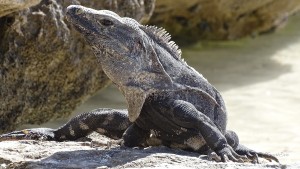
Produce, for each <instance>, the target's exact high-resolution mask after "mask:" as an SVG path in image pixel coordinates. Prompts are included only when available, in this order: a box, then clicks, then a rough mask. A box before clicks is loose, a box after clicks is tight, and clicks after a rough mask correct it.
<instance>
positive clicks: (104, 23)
mask: <svg viewBox="0 0 300 169" xmlns="http://www.w3.org/2000/svg"><path fill="white" fill-rule="evenodd" d="M100 23H101V24H102V25H104V26H111V25H113V24H114V23H113V22H112V21H111V20H108V19H101V20H100Z"/></svg>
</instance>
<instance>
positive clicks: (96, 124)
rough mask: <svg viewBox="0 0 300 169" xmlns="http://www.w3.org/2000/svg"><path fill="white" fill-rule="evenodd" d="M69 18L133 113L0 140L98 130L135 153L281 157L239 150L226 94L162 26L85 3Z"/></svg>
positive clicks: (107, 112) (93, 116)
mask: <svg viewBox="0 0 300 169" xmlns="http://www.w3.org/2000/svg"><path fill="white" fill-rule="evenodd" d="M67 18H68V20H69V22H71V23H72V25H73V26H74V27H75V29H76V30H77V31H78V32H79V33H81V34H82V36H83V37H84V38H85V39H86V41H87V42H88V43H89V45H90V46H91V48H92V50H93V52H94V54H95V55H96V57H97V58H98V60H99V62H100V65H101V67H102V69H103V70H104V72H105V73H106V75H107V76H108V77H109V78H110V79H111V80H112V82H113V83H114V84H115V85H116V86H117V87H118V88H119V90H120V91H121V92H122V93H123V95H124V96H125V99H126V101H127V104H128V111H127V110H117V109H97V110H94V111H92V112H88V113H84V114H81V115H79V116H77V117H74V118H73V119H71V120H70V121H69V122H68V123H66V124H65V125H64V126H62V127H60V128H58V129H49V128H36V129H25V130H22V131H15V132H11V133H8V134H3V135H1V136H0V140H14V139H17V140H18V139H42V140H55V141H65V140H76V139H78V138H80V137H84V136H86V135H88V134H89V133H91V132H92V131H96V132H98V133H101V134H104V135H106V136H109V137H111V138H114V139H120V138H122V140H123V143H122V144H123V145H124V146H128V147H135V146H143V147H145V146H149V145H151V144H152V143H153V142H152V141H151V140H156V142H155V144H160V145H165V146H168V147H176V148H180V149H184V150H191V151H195V152H199V153H202V154H203V153H210V152H214V153H215V154H217V157H218V158H215V160H220V161H223V162H226V161H238V162H242V161H251V162H258V157H262V158H265V159H267V160H270V161H271V160H274V161H277V162H278V159H277V158H276V157H274V156H272V155H270V154H267V153H259V152H256V151H254V150H251V149H248V148H246V147H245V146H242V145H241V144H239V139H238V136H237V134H236V133H235V132H233V131H229V130H226V124H227V113H226V108H225V104H224V101H223V99H222V96H221V95H220V93H219V92H218V91H217V90H216V88H215V87H213V86H212V85H211V84H210V83H209V82H208V81H207V80H206V79H205V78H204V77H203V76H202V75H201V74H200V73H198V72H197V71H196V70H195V69H193V68H192V67H190V66H188V65H187V63H186V62H185V61H184V60H183V59H181V51H180V49H178V46H177V45H176V44H175V43H174V42H173V41H170V35H169V34H168V33H167V32H166V31H165V30H164V29H162V28H157V27H154V26H144V25H141V24H139V23H138V22H137V21H135V20H134V19H131V18H126V17H120V16H119V15H117V14H116V13H114V12H111V11H108V10H94V9H90V8H86V7H83V6H79V5H71V6H69V7H68V8H67Z"/></svg>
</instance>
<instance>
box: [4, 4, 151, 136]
mask: <svg viewBox="0 0 300 169" xmlns="http://www.w3.org/2000/svg"><path fill="white" fill-rule="evenodd" d="M1 2H2V1H1ZM80 2H82V4H83V5H85V6H89V7H93V8H96V9H103V8H105V9H112V10H115V11H117V12H119V13H121V14H123V15H127V16H130V17H133V18H135V19H137V20H140V21H145V20H147V19H148V18H149V17H150V15H151V13H152V11H153V7H154V4H153V3H154V2H153V1H145V3H143V2H144V1H143V0H139V1H131V0H130V1H127V0H126V1H124V0H113V1H110V0H106V1H97V0H93V1H84V0H82V1H79V0H65V1H58V0H57V1H56V0H42V1H41V3H39V4H38V5H36V6H34V7H31V8H29V9H25V10H22V11H18V12H15V13H11V14H9V15H6V16H3V17H1V18H0V81H1V86H0V133H1V132H4V131H8V130H13V129H15V127H17V126H18V125H20V124H24V123H31V124H40V123H43V122H46V121H48V120H49V119H52V118H57V117H64V116H66V115H69V114H70V113H71V112H72V111H73V110H74V108H75V107H76V105H78V104H79V103H81V102H82V101H83V100H84V98H86V97H87V96H88V95H91V94H93V93H95V92H96V91H97V90H99V89H100V88H102V87H104V86H105V85H106V84H107V82H108V78H107V77H106V76H105V75H104V73H103V71H102V70H101V67H99V64H97V60H96V58H95V56H94V55H93V54H92V52H91V50H90V48H89V47H88V46H87V44H86V42H85V41H84V40H83V39H82V37H81V36H80V35H79V34H78V33H77V32H75V31H74V30H73V29H72V28H71V27H70V26H69V25H68V23H67V21H66V20H65V17H64V13H65V9H66V7H67V6H68V5H70V4H81V3H80Z"/></svg>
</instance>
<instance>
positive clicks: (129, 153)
mask: <svg viewBox="0 0 300 169" xmlns="http://www.w3.org/2000/svg"><path fill="white" fill-rule="evenodd" d="M90 138H91V140H92V141H84V142H53V141H43V142H42V141H25V140H24V141H7V142H0V168H1V166H2V167H3V168H31V169H35V168H37V169H38V168H45V169H46V168H49V169H50V168H97V167H99V168H155V167H156V168H174V167H176V168H241V169H242V168H243V169H250V168H258V169H260V168H262V169H266V168H278V169H279V168H297V167H299V166H300V164H293V165H288V166H287V165H281V164H277V163H269V162H265V161H263V162H262V164H250V163H233V162H229V163H216V162H212V161H208V160H207V157H206V156H201V157H200V158H199V155H198V154H197V153H191V152H186V151H182V150H175V149H170V148H167V147H149V148H145V149H140V148H125V147H120V146H118V145H117V144H116V143H114V142H113V140H110V139H109V138H106V137H104V136H101V135H98V134H92V135H91V136H90ZM82 141H83V140H82Z"/></svg>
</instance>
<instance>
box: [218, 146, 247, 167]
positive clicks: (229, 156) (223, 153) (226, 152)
mask: <svg viewBox="0 0 300 169" xmlns="http://www.w3.org/2000/svg"><path fill="white" fill-rule="evenodd" d="M216 153H217V154H218V155H219V156H220V158H221V161H222V162H229V161H233V162H240V163H242V162H245V161H248V158H247V157H246V156H242V155H239V154H237V153H236V152H235V151H234V150H233V149H232V148H231V147H230V146H229V145H227V146H226V147H224V148H222V149H221V150H219V151H216Z"/></svg>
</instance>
